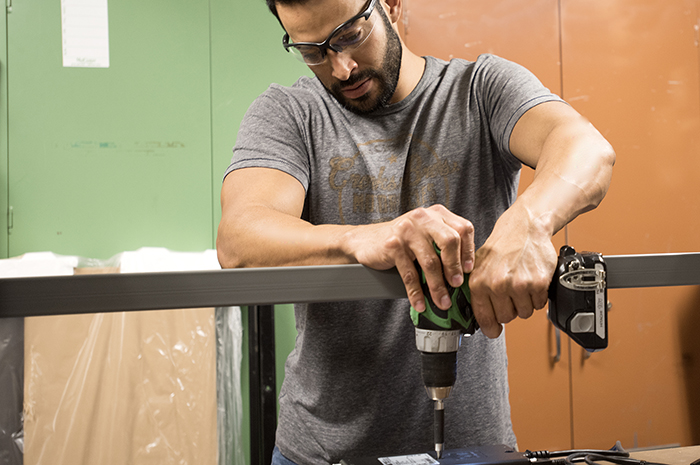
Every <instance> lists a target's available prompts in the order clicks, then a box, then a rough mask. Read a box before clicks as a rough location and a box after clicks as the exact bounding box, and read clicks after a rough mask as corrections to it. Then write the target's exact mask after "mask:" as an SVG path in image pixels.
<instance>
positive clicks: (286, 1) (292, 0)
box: [265, 0, 306, 28]
mask: <svg viewBox="0 0 700 465" xmlns="http://www.w3.org/2000/svg"><path fill="white" fill-rule="evenodd" d="M265 1H266V2H267V8H268V9H269V10H270V12H271V13H272V14H273V15H275V18H277V21H279V22H280V25H282V28H284V25H283V24H282V21H281V20H280V17H279V15H278V14H277V4H278V3H281V4H283V5H301V4H302V3H306V0H265Z"/></svg>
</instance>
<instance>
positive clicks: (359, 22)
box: [330, 16, 375, 52]
mask: <svg viewBox="0 0 700 465" xmlns="http://www.w3.org/2000/svg"><path fill="white" fill-rule="evenodd" d="M374 24H375V22H374V21H373V20H372V16H370V17H369V18H367V19H365V18H358V19H356V20H355V21H353V22H352V23H350V24H347V25H346V26H344V27H343V28H341V29H340V30H338V31H337V32H336V33H335V34H334V35H333V37H332V38H331V40H330V44H331V46H332V47H333V48H334V49H335V50H338V51H340V52H345V51H348V50H354V49H356V48H358V47H359V46H361V45H362V44H364V43H365V41H366V40H367V38H368V37H369V36H370V34H372V31H373V30H374Z"/></svg>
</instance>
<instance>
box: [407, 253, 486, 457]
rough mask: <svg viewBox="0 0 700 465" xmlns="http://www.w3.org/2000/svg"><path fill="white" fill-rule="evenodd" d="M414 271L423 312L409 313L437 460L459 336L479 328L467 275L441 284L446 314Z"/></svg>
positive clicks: (421, 276) (421, 278)
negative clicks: (447, 305)
mask: <svg viewBox="0 0 700 465" xmlns="http://www.w3.org/2000/svg"><path fill="white" fill-rule="evenodd" d="M435 250H436V251H437V253H438V255H439V254H440V251H439V249H438V248H437V247H436V248H435ZM416 268H417V269H418V272H419V274H420V280H421V288H422V290H423V295H424V296H425V308H426V310H425V311H424V312H421V313H419V312H417V311H416V310H415V309H414V308H413V307H411V312H410V313H411V319H412V320H413V324H414V325H415V327H416V347H417V348H418V350H419V351H420V358H421V375H422V377H423V383H424V384H425V390H426V391H427V392H428V396H429V397H430V398H431V399H432V400H433V401H435V420H434V426H433V428H434V435H435V453H436V455H437V458H440V457H442V451H443V448H444V444H445V404H444V401H445V399H446V398H447V397H448V396H449V395H450V391H452V386H454V384H455V380H456V378H457V351H458V350H459V346H460V344H461V342H462V336H463V335H465V334H466V335H467V336H471V335H472V334H474V332H475V331H476V330H477V329H479V325H478V323H477V322H476V318H474V315H473V314H472V307H471V297H470V293H469V284H468V281H469V279H468V278H469V276H468V275H465V276H464V283H463V284H462V285H461V286H460V287H457V288H454V287H452V286H450V285H449V284H447V282H445V286H446V287H447V292H448V295H449V296H450V298H451V299H452V305H451V306H450V308H449V309H448V310H441V309H439V308H438V307H437V305H435V303H434V302H433V299H432V297H431V296H430V290H429V289H428V284H427V282H426V279H425V273H424V272H423V270H422V269H421V268H420V266H419V265H418V262H416Z"/></svg>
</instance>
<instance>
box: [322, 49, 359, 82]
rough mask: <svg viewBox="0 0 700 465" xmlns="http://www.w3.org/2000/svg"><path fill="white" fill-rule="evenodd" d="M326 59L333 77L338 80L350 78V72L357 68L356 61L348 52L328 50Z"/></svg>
mask: <svg viewBox="0 0 700 465" xmlns="http://www.w3.org/2000/svg"><path fill="white" fill-rule="evenodd" d="M328 61H329V62H330V64H331V69H332V74H333V77H334V78H336V79H338V80H339V81H347V80H348V79H349V78H350V74H352V70H354V69H355V68H357V63H356V62H355V60H353V59H352V57H351V56H350V54H348V53H338V52H335V51H333V50H329V51H328Z"/></svg>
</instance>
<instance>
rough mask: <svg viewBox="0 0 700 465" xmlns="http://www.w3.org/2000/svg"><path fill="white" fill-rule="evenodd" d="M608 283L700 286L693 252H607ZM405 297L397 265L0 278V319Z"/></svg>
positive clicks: (697, 257)
mask: <svg viewBox="0 0 700 465" xmlns="http://www.w3.org/2000/svg"><path fill="white" fill-rule="evenodd" d="M604 259H605V262H606V264H607V268H608V271H607V286H608V289H619V288H630V287H655V286H683V285H697V284H700V253H685V254H651V255H610V256H605V257H604ZM404 297H406V291H405V290H404V287H403V283H402V281H401V278H400V276H399V274H398V272H397V271H396V270H388V271H377V270H372V269H370V268H367V267H364V266H362V265H328V266H301V267H279V268H247V269H236V270H216V271H189V272H169V273H124V274H95V275H75V276H54V277H39V278H4V279H0V318H3V317H27V316H45V315H63V314H79V313H102V312H118V311H135V310H161V309H171V308H199V307H223V306H231V305H253V304H282V303H301V302H337V301H348V300H365V299H398V298H404Z"/></svg>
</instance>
